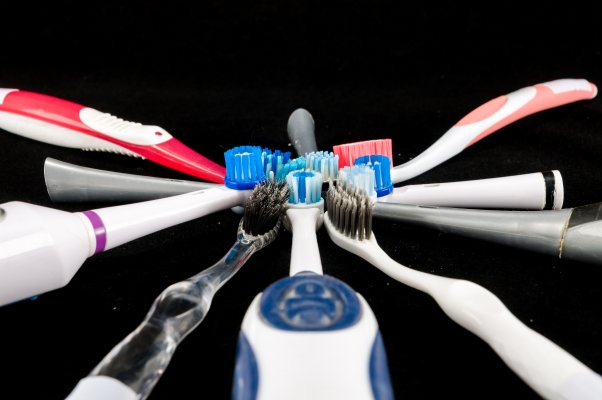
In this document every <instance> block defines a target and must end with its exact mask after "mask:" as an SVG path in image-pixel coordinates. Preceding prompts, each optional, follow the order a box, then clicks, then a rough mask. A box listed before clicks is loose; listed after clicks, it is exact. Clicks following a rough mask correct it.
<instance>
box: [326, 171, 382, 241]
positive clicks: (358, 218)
mask: <svg viewBox="0 0 602 400" xmlns="http://www.w3.org/2000/svg"><path fill="white" fill-rule="evenodd" d="M326 207H327V210H328V219H329V220H330V222H331V224H332V226H333V227H334V228H335V229H336V230H337V231H338V232H340V233H342V234H343V235H345V236H347V237H348V238H351V239H357V240H364V239H370V236H371V235H372V201H371V200H370V197H368V195H366V193H364V192H362V191H360V190H358V189H354V188H352V187H351V186H349V185H344V184H343V185H333V184H332V183H331V184H330V187H329V189H328V192H327V193H326Z"/></svg>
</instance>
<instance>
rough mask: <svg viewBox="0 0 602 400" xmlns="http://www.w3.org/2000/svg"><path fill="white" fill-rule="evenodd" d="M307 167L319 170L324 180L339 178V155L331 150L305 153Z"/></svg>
mask: <svg viewBox="0 0 602 400" xmlns="http://www.w3.org/2000/svg"><path fill="white" fill-rule="evenodd" d="M305 164H306V167H307V169H311V170H312V171H316V172H319V173H320V175H322V179H324V182H326V181H328V180H330V179H333V180H334V179H337V176H338V172H339V156H337V155H335V154H334V153H333V152H331V151H314V152H311V153H307V154H306V155H305Z"/></svg>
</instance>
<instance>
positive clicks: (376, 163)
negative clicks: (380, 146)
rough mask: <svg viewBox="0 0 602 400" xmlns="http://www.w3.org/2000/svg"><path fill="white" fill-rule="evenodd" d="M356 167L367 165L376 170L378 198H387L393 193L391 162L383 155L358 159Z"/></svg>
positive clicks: (375, 182)
mask: <svg viewBox="0 0 602 400" xmlns="http://www.w3.org/2000/svg"><path fill="white" fill-rule="evenodd" d="M354 164H355V165H367V166H369V167H371V168H372V169H373V170H374V186H375V190H376V195H377V196H378V197H382V196H386V195H388V194H391V193H392V192H393V182H392V181H391V160H390V159H389V157H387V156H383V155H376V154H374V155H370V156H363V157H358V158H356V159H355V161H354Z"/></svg>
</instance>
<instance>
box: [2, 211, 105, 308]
mask: <svg viewBox="0 0 602 400" xmlns="http://www.w3.org/2000/svg"><path fill="white" fill-rule="evenodd" d="M0 209H2V210H3V213H4V217H3V218H2V219H0V305H4V304H8V303H12V302H14V301H17V300H22V299H25V298H27V297H31V296H34V295H37V294H40V293H44V292H48V291H50V290H53V289H58V288H60V287H63V286H65V285H66V284H67V283H69V281H70V280H71V278H72V277H73V275H75V273H76V272H77V270H78V269H79V267H80V266H81V265H82V264H83V263H84V261H85V260H86V258H88V256H89V255H90V254H92V253H93V251H94V245H95V243H91V241H90V238H91V236H90V231H91V225H90V224H89V222H87V221H86V220H84V219H82V218H81V216H79V215H78V214H71V213H68V212H64V211H59V210H54V209H52V208H46V207H40V206H35V205H32V204H27V203H22V202H16V201H14V202H9V203H4V204H1V205H0Z"/></svg>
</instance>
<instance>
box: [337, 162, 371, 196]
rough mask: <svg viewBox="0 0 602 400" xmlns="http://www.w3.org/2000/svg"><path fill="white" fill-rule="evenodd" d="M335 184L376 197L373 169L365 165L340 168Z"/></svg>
mask: <svg viewBox="0 0 602 400" xmlns="http://www.w3.org/2000/svg"><path fill="white" fill-rule="evenodd" d="M337 186H341V187H343V188H347V187H349V188H352V189H357V190H358V191H361V192H364V193H365V194H366V195H367V196H369V197H372V198H376V190H375V178H374V170H373V169H372V168H370V167H369V166H367V165H356V166H353V167H344V168H341V169H340V170H339V179H338V180H337Z"/></svg>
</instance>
